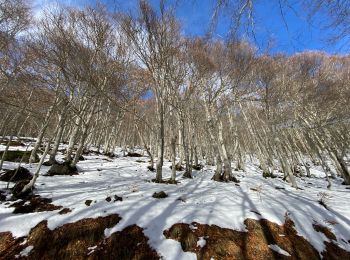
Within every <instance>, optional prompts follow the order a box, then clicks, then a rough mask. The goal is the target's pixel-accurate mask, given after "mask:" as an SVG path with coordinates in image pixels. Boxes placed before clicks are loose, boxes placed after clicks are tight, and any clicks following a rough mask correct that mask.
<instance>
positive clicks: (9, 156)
mask: <svg viewBox="0 0 350 260" xmlns="http://www.w3.org/2000/svg"><path fill="white" fill-rule="evenodd" d="M3 154H4V151H1V152H0V158H2V156H3ZM30 154H31V151H7V152H6V155H5V161H9V162H20V161H21V160H22V162H24V163H28V162H29V158H30ZM22 158H23V159H22ZM33 162H34V163H36V162H39V156H38V155H37V154H35V159H34V161H33Z"/></svg>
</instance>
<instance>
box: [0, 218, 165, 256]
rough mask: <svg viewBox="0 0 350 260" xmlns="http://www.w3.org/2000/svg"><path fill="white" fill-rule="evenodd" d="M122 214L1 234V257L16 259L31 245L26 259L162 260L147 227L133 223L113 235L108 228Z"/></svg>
mask: <svg viewBox="0 0 350 260" xmlns="http://www.w3.org/2000/svg"><path fill="white" fill-rule="evenodd" d="M120 219H121V218H120V217H119V216H118V215H110V216H106V217H98V218H94V219H93V218H87V219H82V220H79V221H77V222H75V223H68V224H65V225H63V226H61V227H58V228H56V229H54V230H50V229H49V228H48V227H47V221H42V222H40V223H39V224H38V225H36V226H35V227H34V228H33V229H32V230H31V231H30V233H29V235H28V237H22V238H18V239H15V238H13V237H12V235H11V233H9V232H5V233H0V252H1V253H0V259H14V258H15V257H16V255H17V256H18V255H19V254H20V252H21V251H22V250H23V249H24V248H26V247H27V246H33V249H32V250H31V251H30V252H29V254H28V256H26V257H25V259H77V260H79V259H90V260H92V259H122V260H123V259H125V260H126V259H135V260H136V259H137V260H140V259H150V260H152V259H159V256H158V254H157V253H156V252H155V251H154V250H153V249H152V248H150V246H149V245H148V239H147V238H146V237H145V235H144V234H143V230H142V229H141V228H140V227H138V226H136V225H133V226H129V227H127V228H125V229H124V230H122V231H120V232H116V233H113V234H112V235H111V236H110V237H108V238H106V237H105V236H104V230H105V229H106V228H111V227H113V226H115V225H116V224H117V223H118V222H119V221H120Z"/></svg>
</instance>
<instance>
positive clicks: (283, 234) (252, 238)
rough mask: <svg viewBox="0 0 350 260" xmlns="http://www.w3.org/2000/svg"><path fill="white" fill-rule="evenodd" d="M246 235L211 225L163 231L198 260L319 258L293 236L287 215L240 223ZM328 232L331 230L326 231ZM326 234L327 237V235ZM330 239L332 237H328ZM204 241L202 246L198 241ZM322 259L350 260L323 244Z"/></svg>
mask: <svg viewBox="0 0 350 260" xmlns="http://www.w3.org/2000/svg"><path fill="white" fill-rule="evenodd" d="M244 224H245V225H246V228H247V230H248V232H240V231H236V230H231V229H227V228H221V227H218V226H215V225H203V224H199V223H195V222H194V223H192V224H191V225H189V224H184V223H178V224H175V225H173V226H172V227H171V228H170V229H168V230H165V231H164V235H165V237H166V238H170V239H174V240H177V241H179V242H180V243H181V247H182V249H183V250H184V251H186V252H187V251H188V252H194V253H196V255H197V258H198V259H199V260H204V259H211V258H214V259H222V260H229V259H230V260H234V259H247V260H264V259H291V260H294V259H320V258H321V257H320V255H319V253H318V252H317V250H316V249H315V248H314V247H313V246H312V245H311V244H310V243H309V242H308V241H307V240H306V239H305V238H304V237H302V236H299V235H298V234H297V231H296V229H295V227H294V223H293V221H292V220H291V219H290V218H289V217H288V216H287V217H286V220H285V223H284V224H283V225H281V226H280V225H277V224H276V223H273V222H270V221H268V220H266V219H261V220H254V219H246V220H245V221H244ZM329 232H330V233H331V231H329ZM328 235H330V234H328ZM332 235H333V236H332V237H334V238H335V236H334V234H332ZM201 237H202V238H204V239H205V240H206V243H205V245H204V246H203V245H202V247H201V246H200V245H199V244H197V242H198V241H199V239H200V238H201ZM269 245H278V246H279V247H280V248H281V249H283V250H284V251H286V252H288V253H289V254H290V256H286V255H282V254H280V253H278V252H276V251H274V250H272V249H271V248H270V247H269ZM325 245H326V250H325V251H324V252H322V256H323V257H324V259H350V252H346V251H345V250H343V249H342V248H340V247H339V246H338V245H337V244H335V243H333V242H325Z"/></svg>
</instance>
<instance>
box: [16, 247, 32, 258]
mask: <svg viewBox="0 0 350 260" xmlns="http://www.w3.org/2000/svg"><path fill="white" fill-rule="evenodd" d="M33 248H34V247H33V246H27V247H26V248H24V249H23V250H22V252H21V253H19V256H18V257H20V256H22V257H24V256H28V254H29V253H30V251H32V249H33Z"/></svg>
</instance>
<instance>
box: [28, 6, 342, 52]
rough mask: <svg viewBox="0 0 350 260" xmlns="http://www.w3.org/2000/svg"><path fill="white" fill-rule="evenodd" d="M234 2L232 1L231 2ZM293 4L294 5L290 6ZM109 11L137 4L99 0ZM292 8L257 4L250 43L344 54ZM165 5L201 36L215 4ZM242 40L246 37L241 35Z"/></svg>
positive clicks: (222, 24)
mask: <svg viewBox="0 0 350 260" xmlns="http://www.w3.org/2000/svg"><path fill="white" fill-rule="evenodd" d="M232 1H234V0H232ZM293 1H294V3H293ZM52 2H54V1H53V0H34V6H35V8H36V9H40V8H41V7H43V6H45V4H47V3H52ZM56 2H58V3H63V4H66V5H74V6H81V7H82V6H84V5H89V4H94V3H95V2H96V1H95V0H56ZM100 2H102V3H104V4H106V5H107V6H108V8H110V10H118V11H127V10H131V11H132V12H135V11H136V10H137V2H138V1H137V0H100ZM150 2H151V4H152V5H153V6H154V7H155V8H157V7H159V0H150ZM290 2H291V3H292V8H288V7H287V8H284V9H282V10H283V15H284V18H285V21H286V24H287V25H286V24H285V22H284V20H283V18H282V15H281V9H280V8H279V6H278V1H277V0H258V1H256V5H255V10H254V11H255V23H256V25H255V30H254V32H255V39H251V40H253V41H254V43H255V44H256V45H257V46H258V47H259V49H260V50H261V51H262V52H263V51H265V50H266V49H267V46H268V43H272V44H271V48H270V49H269V50H270V51H271V52H273V53H276V52H285V53H288V54H293V53H296V52H301V51H304V50H322V51H326V52H330V53H345V51H346V48H344V47H343V46H342V43H341V42H340V43H338V44H336V45H329V44H327V43H326V41H325V39H326V36H327V35H328V34H329V31H325V30H323V29H321V28H322V24H323V22H324V17H319V16H318V17H315V18H314V20H313V22H312V23H310V22H308V21H307V18H306V14H305V12H304V11H303V6H301V5H300V4H298V2H300V1H297V0H291V1H290ZM167 3H168V4H175V5H176V6H177V7H176V16H177V17H178V19H179V20H180V22H181V24H182V28H183V32H184V34H186V35H191V36H197V35H203V34H205V33H206V31H207V29H208V24H209V20H210V16H211V14H212V8H213V6H214V3H215V0H168V1H167ZM228 16H229V13H224V14H223V15H222V18H221V19H219V22H218V25H217V28H216V32H215V34H214V36H215V37H218V38H220V37H225V35H227V32H228V29H229V17H228ZM242 37H245V35H244V33H243V34H242Z"/></svg>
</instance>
